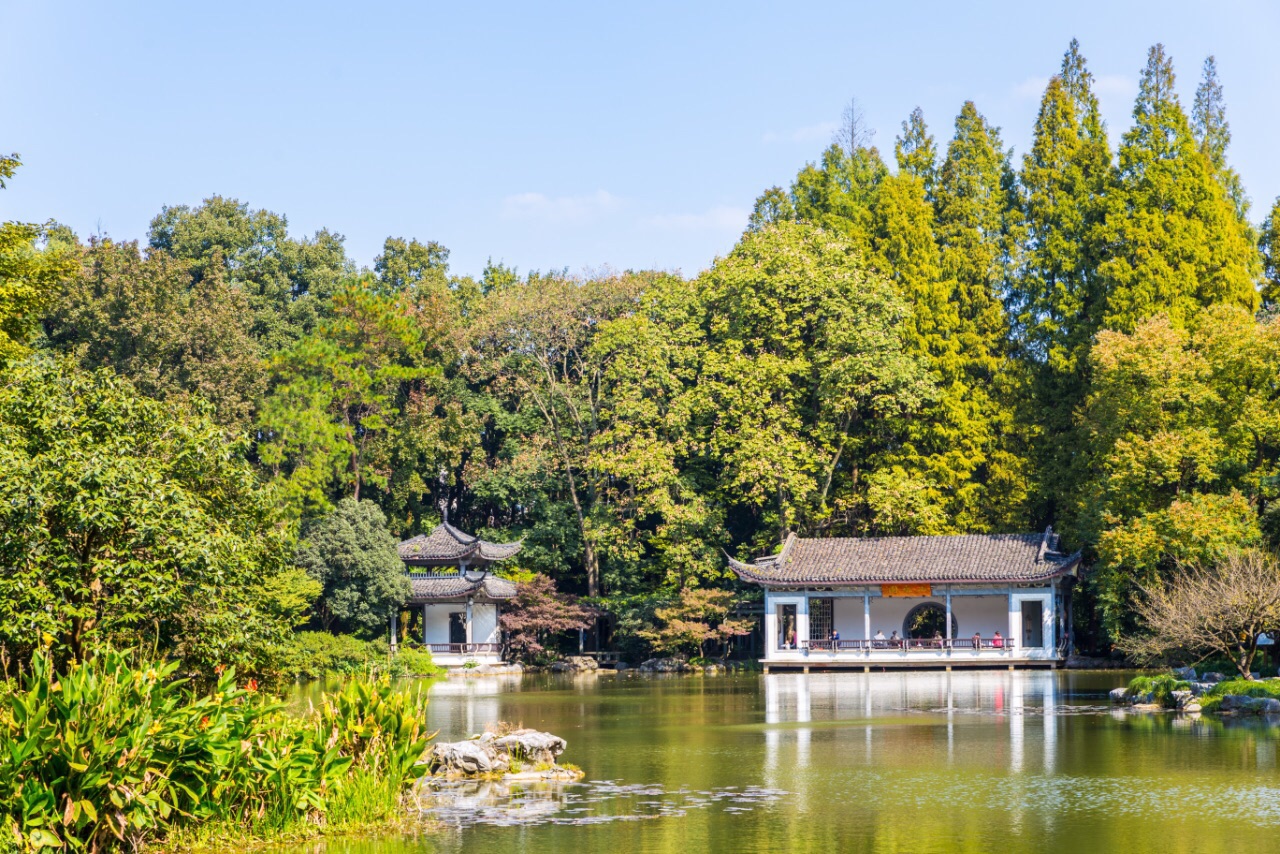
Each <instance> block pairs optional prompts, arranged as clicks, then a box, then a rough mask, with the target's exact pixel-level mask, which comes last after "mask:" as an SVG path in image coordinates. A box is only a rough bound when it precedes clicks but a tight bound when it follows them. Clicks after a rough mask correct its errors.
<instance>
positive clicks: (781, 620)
mask: <svg viewBox="0 0 1280 854" xmlns="http://www.w3.org/2000/svg"><path fill="white" fill-rule="evenodd" d="M775 613H776V614H777V617H778V638H777V640H778V649H795V648H796V645H797V644H796V641H797V637H796V606H795V605H779V606H778V609H777V611H775Z"/></svg>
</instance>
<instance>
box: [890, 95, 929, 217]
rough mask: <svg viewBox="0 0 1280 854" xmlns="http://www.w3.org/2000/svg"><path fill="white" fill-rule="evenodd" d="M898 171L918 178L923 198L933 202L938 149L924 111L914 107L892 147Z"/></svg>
mask: <svg viewBox="0 0 1280 854" xmlns="http://www.w3.org/2000/svg"><path fill="white" fill-rule="evenodd" d="M893 153H894V156H895V157H896V158H897V161H898V170H899V171H900V172H905V173H906V174H908V175H910V176H912V177H913V178H918V179H919V180H920V183H921V185H922V186H923V187H924V195H925V198H927V199H929V201H930V202H932V201H933V190H934V185H935V184H936V183H937V180H938V147H937V145H935V144H934V141H933V136H932V135H931V134H930V133H929V128H928V126H927V125H926V124H925V121H924V111H923V110H921V109H920V108H919V107H916V108H915V109H914V110H912V111H911V115H910V116H908V117H907V120H906V121H904V122H903V123H902V135H901V136H899V137H898V138H897V141H896V142H895V143H894V146H893Z"/></svg>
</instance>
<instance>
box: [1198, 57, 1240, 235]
mask: <svg viewBox="0 0 1280 854" xmlns="http://www.w3.org/2000/svg"><path fill="white" fill-rule="evenodd" d="M1191 129H1192V131H1193V132H1194V133H1195V137H1196V142H1197V143H1199V145H1200V153H1201V154H1203V155H1204V156H1205V158H1206V159H1207V160H1208V161H1209V165H1210V166H1211V167H1212V168H1213V172H1214V174H1215V175H1216V176H1217V178H1218V181H1219V182H1220V183H1221V184H1222V188H1223V189H1224V190H1226V191H1227V196H1228V197H1230V199H1231V202H1232V204H1234V205H1235V208H1236V214H1237V215H1238V216H1239V217H1240V219H1241V221H1245V220H1246V217H1247V216H1248V214H1249V198H1248V196H1246V195H1245V192H1244V184H1243V183H1242V182H1241V180H1240V174H1239V173H1238V172H1236V170H1234V169H1232V168H1231V167H1230V166H1228V165H1227V146H1228V145H1230V144H1231V125H1230V123H1228V122H1227V104H1226V100H1225V99H1224V98H1223V96H1222V84H1221V83H1220V82H1219V81H1218V63H1217V61H1216V60H1215V59H1214V58H1213V57H1212V56H1210V57H1208V58H1207V59H1205V61H1204V71H1203V74H1202V76H1201V78H1200V85H1199V87H1197V89H1196V100H1195V103H1194V104H1193V105H1192V108H1191Z"/></svg>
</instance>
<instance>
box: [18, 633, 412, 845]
mask: <svg viewBox="0 0 1280 854" xmlns="http://www.w3.org/2000/svg"><path fill="white" fill-rule="evenodd" d="M175 668H176V664H175V663H169V664H163V665H161V664H143V665H139V666H136V667H135V666H133V665H132V661H131V659H130V658H129V657H128V656H125V655H122V654H120V653H115V652H106V653H103V654H102V655H99V656H97V657H96V658H94V659H93V660H92V661H90V662H88V663H83V664H73V665H72V666H71V667H70V668H68V669H67V670H66V671H65V672H63V673H61V674H59V673H58V672H57V671H56V670H55V668H54V666H53V663H52V661H51V660H50V659H49V658H48V657H47V656H44V655H40V656H37V657H36V658H35V659H33V661H32V666H31V671H30V673H29V675H28V676H27V677H26V679H25V680H24V682H23V684H22V685H21V686H20V687H16V688H14V689H13V690H11V691H9V692H8V693H6V694H5V695H4V697H3V698H2V699H0V815H2V816H3V820H4V821H5V823H6V824H7V826H8V827H7V830H8V832H9V834H10V837H11V839H13V840H14V841H15V842H16V843H17V844H18V846H19V847H22V848H40V847H66V848H69V849H71V850H98V851H100V850H115V849H120V850H123V849H126V848H127V849H131V850H136V849H138V848H139V847H141V846H143V845H146V844H148V843H156V842H160V843H164V842H173V841H175V840H176V839H177V838H188V839H195V838H200V837H204V838H208V837H211V836H236V837H242V836H245V835H251V836H269V835H272V834H280V833H285V832H294V833H299V832H314V831H315V830H316V829H317V828H319V827H322V826H329V827H342V826H349V825H354V824H361V823H369V822H377V821H383V820H385V819H386V818H388V817H389V816H390V815H391V814H392V812H393V811H394V810H395V809H396V808H397V807H398V806H399V800H400V796H401V794H402V792H403V790H404V787H405V786H406V785H407V784H408V783H409V782H410V781H411V780H412V779H413V777H414V776H415V775H414V770H413V766H414V763H415V762H416V761H417V760H418V759H419V757H420V756H421V755H422V752H423V749H424V748H425V746H426V743H427V740H428V738H429V736H428V735H427V734H426V728H425V715H424V711H425V710H424V706H425V699H424V698H423V697H422V696H421V694H405V693H402V692H397V691H394V690H393V689H392V688H391V686H390V683H389V682H388V681H387V680H385V679H383V680H380V681H376V682H375V681H370V680H368V679H352V680H349V681H348V682H347V683H346V684H345V685H344V687H343V689H342V690H341V691H340V692H338V693H337V694H333V695H326V696H325V697H324V698H323V699H322V701H321V703H320V706H319V708H318V709H317V710H315V711H313V712H312V713H311V714H310V715H308V716H307V717H305V718H297V717H292V716H288V715H285V714H283V713H282V711H281V709H280V706H278V705H276V704H274V703H272V702H271V701H270V700H268V699H267V698H264V697H262V696H261V695H259V694H258V693H257V692H256V686H255V685H254V683H253V682H252V681H250V682H249V683H247V684H246V685H245V686H237V684H236V682H235V675H234V670H227V671H226V672H224V673H223V674H222V676H221V677H220V678H219V680H218V682H217V685H216V686H215V687H214V688H213V689H212V690H211V691H210V692H209V693H208V694H192V693H188V691H187V689H186V687H185V686H183V685H182V683H181V682H180V681H175V680H173V678H172V677H173V674H174V670H175Z"/></svg>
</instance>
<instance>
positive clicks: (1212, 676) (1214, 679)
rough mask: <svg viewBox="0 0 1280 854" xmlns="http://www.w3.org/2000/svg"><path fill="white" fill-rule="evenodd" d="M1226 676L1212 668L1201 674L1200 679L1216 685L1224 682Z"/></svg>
mask: <svg viewBox="0 0 1280 854" xmlns="http://www.w3.org/2000/svg"><path fill="white" fill-rule="evenodd" d="M1226 678H1227V677H1225V676H1223V675H1222V674H1221V673H1218V672H1217V671H1215V670H1210V671H1209V672H1208V673H1204V674H1201V676H1200V681H1201V682H1209V683H1212V684H1215V685H1216V684H1217V683H1219V682H1222V681H1223V680H1225V679H1226Z"/></svg>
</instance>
